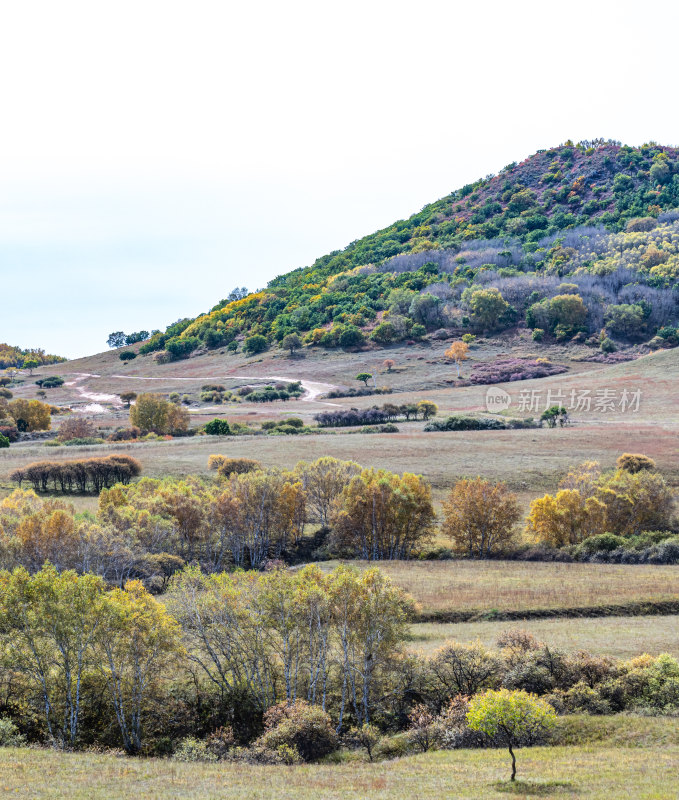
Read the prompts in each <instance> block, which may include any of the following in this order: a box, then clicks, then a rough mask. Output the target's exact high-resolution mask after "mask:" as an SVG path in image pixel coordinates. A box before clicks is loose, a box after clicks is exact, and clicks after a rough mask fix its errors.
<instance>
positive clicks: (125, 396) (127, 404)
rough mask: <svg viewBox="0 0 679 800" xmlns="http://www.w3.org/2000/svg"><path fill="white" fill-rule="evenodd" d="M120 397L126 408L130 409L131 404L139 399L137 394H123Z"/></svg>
mask: <svg viewBox="0 0 679 800" xmlns="http://www.w3.org/2000/svg"><path fill="white" fill-rule="evenodd" d="M119 397H120V399H121V400H122V401H123V403H125V407H126V408H129V407H130V404H131V403H132V401H133V400H136V399H137V393H136V392H121V393H120V395H119Z"/></svg>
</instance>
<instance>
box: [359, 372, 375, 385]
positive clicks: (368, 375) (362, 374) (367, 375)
mask: <svg viewBox="0 0 679 800" xmlns="http://www.w3.org/2000/svg"><path fill="white" fill-rule="evenodd" d="M371 378H372V374H371V373H370V372H359V373H358V375H357V376H356V380H357V381H363V383H364V384H365V385H366V386H367V385H368V381H369V380H370V379H371Z"/></svg>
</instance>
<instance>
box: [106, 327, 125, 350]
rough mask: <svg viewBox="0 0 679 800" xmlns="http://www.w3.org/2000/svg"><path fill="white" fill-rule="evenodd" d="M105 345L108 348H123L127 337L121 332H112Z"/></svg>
mask: <svg viewBox="0 0 679 800" xmlns="http://www.w3.org/2000/svg"><path fill="white" fill-rule="evenodd" d="M106 344H107V345H108V346H109V347H114V348H115V347H123V346H124V345H126V344H127V336H126V335H125V334H124V333H123V331H114V332H113V333H109V335H108V339H107V340H106Z"/></svg>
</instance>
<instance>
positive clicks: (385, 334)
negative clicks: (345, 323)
mask: <svg viewBox="0 0 679 800" xmlns="http://www.w3.org/2000/svg"><path fill="white" fill-rule="evenodd" d="M370 338H371V339H372V340H373V341H374V342H377V343H378V344H390V343H391V342H393V341H394V339H397V338H398V334H397V333H396V328H395V327H394V325H393V323H391V322H387V321H385V322H380V324H379V325H377V326H376V327H375V328H374V330H373V332H372V333H371V334H370Z"/></svg>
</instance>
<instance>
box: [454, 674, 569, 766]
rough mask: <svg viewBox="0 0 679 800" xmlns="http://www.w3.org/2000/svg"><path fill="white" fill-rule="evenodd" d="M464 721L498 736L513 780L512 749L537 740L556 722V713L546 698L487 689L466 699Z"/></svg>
mask: <svg viewBox="0 0 679 800" xmlns="http://www.w3.org/2000/svg"><path fill="white" fill-rule="evenodd" d="M467 724H468V725H469V727H470V728H471V730H473V731H480V732H481V733H485V734H486V736H489V737H490V738H492V739H496V740H497V739H499V740H500V741H502V743H503V744H504V745H506V747H507V748H508V749H509V755H510V756H511V758H512V775H511V780H512V781H514V780H516V756H515V755H514V748H515V747H519V745H521V744H532V743H535V742H538V741H540V740H541V739H542V738H543V737H544V736H545V734H547V733H548V732H549V731H550V730H551V729H552V728H553V727H554V725H555V724H556V713H555V712H554V709H553V708H552V707H551V706H550V705H549V703H547V702H546V701H545V700H541V699H540V698H539V697H537V696H536V695H533V694H529V693H528V692H524V691H510V690H509V689H498V690H494V689H489V690H488V691H486V692H484V693H483V694H477V695H476V696H474V697H472V699H471V700H470V701H469V711H468V712H467Z"/></svg>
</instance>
